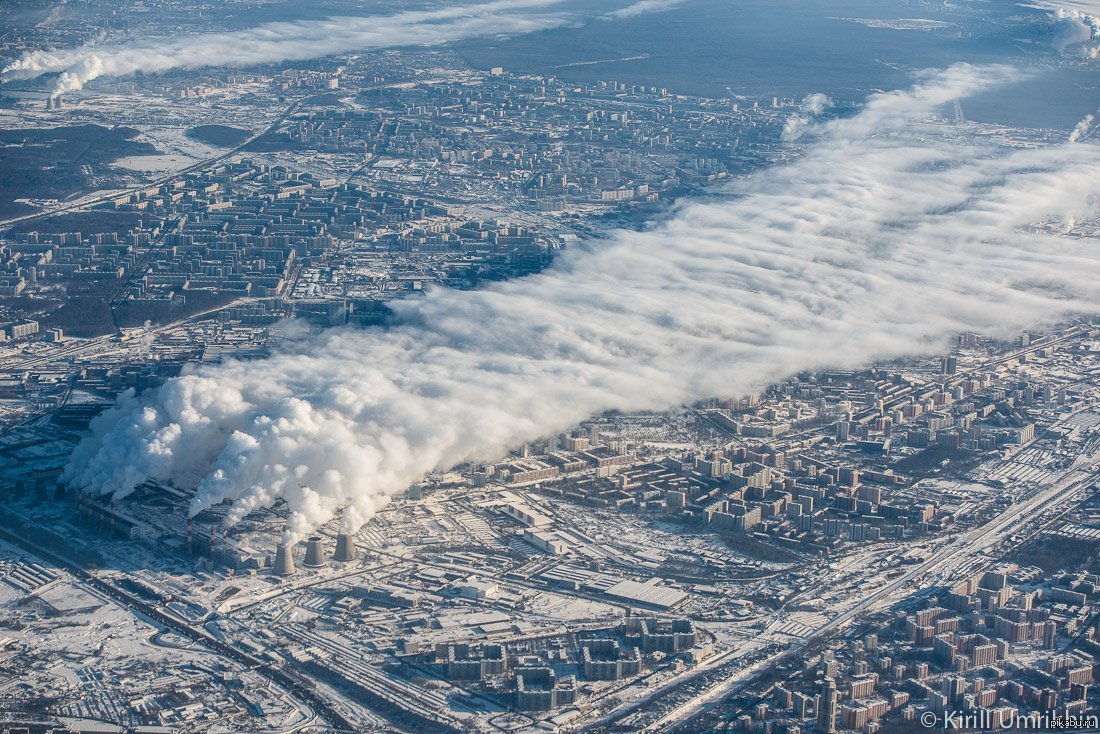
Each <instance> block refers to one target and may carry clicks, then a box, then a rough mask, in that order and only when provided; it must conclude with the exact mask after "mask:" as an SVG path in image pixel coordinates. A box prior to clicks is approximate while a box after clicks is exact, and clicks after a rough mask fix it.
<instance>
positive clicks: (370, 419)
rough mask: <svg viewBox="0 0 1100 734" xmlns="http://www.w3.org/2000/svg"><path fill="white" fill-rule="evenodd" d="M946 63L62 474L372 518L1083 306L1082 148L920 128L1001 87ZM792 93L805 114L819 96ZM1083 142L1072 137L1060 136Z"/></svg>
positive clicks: (236, 505)
mask: <svg viewBox="0 0 1100 734" xmlns="http://www.w3.org/2000/svg"><path fill="white" fill-rule="evenodd" d="M1017 75H1018V72H1016V71H1014V70H1012V69H1010V68H1006V67H985V68H976V67H971V66H965V65H963V66H956V67H952V68H950V69H948V70H946V71H942V72H938V73H935V74H930V75H928V76H927V77H925V78H923V79H922V80H921V81H920V82H919V83H918V84H917V85H916V86H914V87H913V88H912V89H910V90H908V91H904V92H892V93H886V94H880V95H877V96H875V97H872V98H871V99H870V100H869V101H868V102H867V104H866V105H865V107H864V108H863V110H862V111H861V112H859V113H858V114H856V115H855V116H854V117H850V118H847V119H841V120H833V121H830V122H827V123H822V122H817V123H811V124H810V127H809V128H808V129H806V130H805V131H804V136H803V142H804V143H806V145H807V149H806V151H805V153H804V155H802V156H801V157H800V158H799V159H797V160H796V161H795V162H793V163H791V164H789V165H785V166H781V167H778V168H774V169H769V170H765V171H763V172H761V173H759V174H756V175H753V176H751V177H749V178H747V179H745V180H743V181H740V182H739V183H737V184H735V185H733V186H731V187H730V188H729V189H727V190H724V191H721V192H719V194H718V195H716V196H715V197H714V198H713V199H712V200H707V201H702V202H699V201H697V202H693V203H688V204H685V205H682V206H679V207H678V208H677V209H675V211H674V212H673V213H672V214H671V215H670V216H669V217H668V218H667V220H665V221H663V222H661V223H658V224H656V225H654V226H653V227H652V228H650V229H649V230H647V231H644V232H631V231H617V232H614V233H611V234H610V235H609V236H608V237H607V238H605V239H602V240H597V241H592V242H587V243H584V244H582V245H581V246H578V247H574V248H572V249H571V250H569V251H568V252H565V253H564V254H562V255H561V256H560V258H559V259H558V260H557V261H556V262H555V263H554V265H553V266H552V267H551V268H550V269H549V270H547V271H545V272H543V273H541V274H538V275H534V276H531V277H527V278H522V279H518V280H514V281H510V282H506V283H501V284H496V285H493V286H492V287H490V288H488V289H485V290H482V291H476V292H469V291H463V292H458V291H451V290H446V289H442V288H441V289H437V290H435V291H433V292H432V293H431V294H430V295H428V296H427V297H425V298H423V299H419V300H409V301H402V302H397V303H396V304H394V308H395V309H396V311H397V314H398V323H397V324H396V325H395V326H392V327H390V328H389V329H386V330H382V329H368V330H356V329H352V328H338V329H333V330H330V331H327V332H324V333H321V334H320V335H318V336H314V337H310V338H307V339H304V340H300V341H297V342H294V343H291V344H289V345H288V346H286V347H285V348H283V349H282V350H281V351H280V352H278V353H276V354H273V355H272V356H271V357H270V358H268V359H265V360H262V361H250V362H232V361H231V362H228V363H225V364H223V365H220V366H198V367H194V368H192V369H191V370H190V372H189V373H187V374H186V375H185V376H182V377H180V378H178V379H175V380H172V381H170V382H168V383H166V384H165V385H163V386H162V387H160V388H159V389H157V390H155V391H151V392H149V393H148V394H145V395H143V396H141V397H135V396H133V395H127V396H123V397H122V398H121V399H120V401H119V403H118V405H117V406H116V407H114V408H112V409H111V410H109V411H107V412H106V413H105V414H103V415H102V416H101V417H99V418H98V419H97V420H96V421H95V422H94V424H93V430H94V435H92V436H91V437H90V438H88V439H86V440H85V441H84V442H83V443H82V444H81V445H80V447H79V448H78V450H77V451H76V453H75V454H74V456H73V459H72V463H71V465H70V466H69V467H68V470H67V479H68V481H70V482H72V483H74V484H76V485H78V486H80V487H83V488H85V489H86V490H88V491H92V492H96V493H100V494H112V495H114V496H115V497H123V496H125V495H126V494H127V493H129V492H130V491H131V490H133V489H134V487H135V486H136V485H138V484H139V483H141V482H144V481H146V480H151V479H152V480H160V481H172V482H174V483H176V484H177V485H179V486H184V487H196V488H197V493H196V495H195V498H194V501H193V504H192V507H191V511H192V512H193V513H197V512H199V511H202V510H203V509H204V508H208V507H211V506H213V505H216V504H218V503H221V502H227V501H228V502H229V503H231V509H230V511H229V514H228V520H229V522H231V523H232V522H235V521H238V520H240V519H241V518H242V517H244V516H245V515H246V514H248V513H249V512H250V511H252V510H255V509H256V508H259V507H263V506H267V505H271V504H272V503H273V502H275V501H276V500H278V499H280V498H281V499H283V500H285V501H286V504H287V505H288V507H289V509H290V512H291V520H290V531H291V532H292V533H297V534H300V533H303V532H306V531H308V530H310V529H312V528H314V527H316V526H318V525H319V524H322V523H325V522H327V521H328V520H330V519H332V518H333V517H335V516H336V515H337V514H338V513H340V511H341V510H343V518H344V524H345V527H346V529H355V528H357V527H358V526H359V525H361V524H362V523H363V522H365V521H366V520H368V519H369V518H370V517H371V516H372V515H373V514H374V513H375V512H377V511H378V509H379V508H380V507H382V506H383V505H385V504H386V502H387V501H388V500H389V499H390V498H391V497H392V496H393V495H394V494H396V493H399V492H401V491H402V490H404V489H405V488H406V487H407V486H409V485H410V484H411V483H414V482H416V481H417V480H419V479H420V478H422V477H423V476H424V475H425V474H426V473H427V472H431V471H433V470H440V469H445V468H449V467H451V466H453V465H456V464H458V463H461V462H465V461H491V460H495V459H498V458H500V457H501V456H502V455H504V454H505V453H506V452H507V451H508V450H509V449H511V448H514V447H517V446H519V445H520V444H522V443H523V442H527V441H531V440H535V439H538V438H540V437H543V436H547V435H552V434H554V433H556V432H559V431H561V430H564V429H566V428H568V427H570V426H572V425H575V424H576V423H578V422H580V421H582V420H584V419H585V418H588V417H590V416H593V415H597V414H599V413H601V412H604V411H607V410H610V409H621V410H642V409H663V408H666V407H669V406H675V405H678V404H683V403H686V402H690V401H694V400H697V399H702V398H706V397H710V396H741V395H745V394H748V393H751V392H753V391H757V390H760V389H762V388H764V387H765V386H767V385H768V384H770V383H773V382H774V381H777V380H781V379H783V378H785V377H787V376H790V375H792V374H794V373H797V372H800V371H803V370H812V369H818V368H825V367H843V368H851V367H856V366H860V365H866V364H868V363H870V362H872V361H875V360H881V359H886V358H893V357H900V356H903V355H915V354H928V353H935V352H937V351H938V350H941V349H944V348H945V347H946V344H947V342H948V340H949V338H950V337H951V335H953V334H954V333H957V332H959V331H962V330H974V331H979V332H984V333H991V334H997V335H1009V334H1013V333H1017V332H1018V331H1019V330H1021V329H1024V328H1026V327H1029V326H1033V325H1039V324H1043V323H1052V322H1055V321H1057V320H1060V319H1064V318H1066V317H1071V316H1073V315H1075V314H1080V313H1093V312H1095V311H1096V310H1097V308H1098V305H1100V252H1097V247H1096V241H1095V240H1094V239H1086V238H1077V237H1074V236H1073V233H1072V231H1069V233H1068V235H1064V234H1062V233H1061V230H1068V229H1069V228H1071V227H1072V222H1073V221H1074V220H1075V218H1079V217H1081V216H1084V215H1089V214H1095V213H1096V212H1095V210H1096V208H1097V190H1098V187H1100V145H1097V144H1095V143H1092V142H1089V141H1088V140H1087V139H1085V140H1079V141H1076V142H1066V143H1064V144H1061V145H1056V146H1052V147H1047V148H1043V149H1030V148H1014V147H1012V146H1011V145H1010V144H1008V143H1005V142H1004V140H1003V139H1001V138H999V137H997V136H989V137H978V138H974V137H973V136H968V135H963V134H961V133H960V131H959V130H958V129H957V128H953V127H952V126H950V125H947V124H942V123H938V122H935V121H933V120H931V118H932V116H933V115H934V114H935V113H936V111H937V110H938V109H939V108H940V107H941V106H942V105H944V104H950V103H951V101H952V100H954V99H956V98H959V97H964V96H966V95H968V94H970V93H973V92H975V91H978V90H982V89H987V88H989V87H990V86H993V85H996V84H1000V83H1006V82H1009V81H1012V80H1014V79H1015V78H1016V77H1017ZM819 103H821V104H824V100H822V99H819V98H814V99H812V100H808V101H807V104H806V106H805V107H806V108H805V109H804V110H802V111H800V112H799V113H798V114H800V115H802V116H804V117H805V116H807V115H809V114H811V113H813V112H817V111H819V107H818V105H819ZM1078 137H1080V136H1078Z"/></svg>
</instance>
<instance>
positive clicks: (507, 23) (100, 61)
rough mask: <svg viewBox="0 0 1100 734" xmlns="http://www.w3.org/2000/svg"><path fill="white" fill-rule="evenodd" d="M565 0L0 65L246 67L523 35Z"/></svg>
mask: <svg viewBox="0 0 1100 734" xmlns="http://www.w3.org/2000/svg"><path fill="white" fill-rule="evenodd" d="M559 1H560V0H493V1H492V2H486V3H480V4H464V5H456V6H450V7H444V8H440V9H437V10H415V11H404V12H400V13H395V14H393V15H372V16H361V17H359V16H356V17H335V18H327V19H325V20H302V21H287V22H279V23H266V24H264V25H260V26H257V27H255V28H248V29H245V30H240V31H226V32H221V33H203V34H197V35H184V36H179V37H175V38H151V39H135V40H131V41H126V42H119V43H114V44H105V45H102V46H82V47H79V48H72V49H63V50H56V51H32V52H29V53H27V54H25V55H24V56H23V57H22V58H20V59H18V60H16V61H13V62H12V63H10V64H8V65H7V66H6V67H4V69H3V70H0V76H2V77H3V78H4V79H33V78H35V77H38V76H41V75H43V74H50V73H58V74H59V76H58V77H57V80H56V81H55V82H54V85H53V89H52V94H54V95H59V94H65V93H67V92H71V91H74V90H77V89H80V88H81V87H83V86H84V85H85V84H87V83H88V82H89V81H91V80H93V79H97V78H99V77H101V76H124V75H126V74H133V73H135V72H139V71H140V72H160V71H167V70H169V69H178V68H199V67H203V66H210V65H218V66H226V65H229V66H247V65H250V64H266V63H275V62H280V61H294V60H301V59H312V58H316V57H318V56H325V55H330V54H342V53H352V52H355V51H365V50H369V49H378V48H387V47H392V46H425V45H428V46H430V45H436V44H441V43H446V42H449V41H457V40H462V39H467V38H476V37H480V36H497V35H519V34H522V33H530V32H532V31H538V30H545V29H548V28H554V27H558V26H561V25H563V24H565V23H567V22H571V18H570V16H568V15H566V14H563V13H555V12H551V11H549V10H548V9H547V6H552V5H554V4H556V3H557V2H559Z"/></svg>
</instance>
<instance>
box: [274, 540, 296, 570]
mask: <svg viewBox="0 0 1100 734" xmlns="http://www.w3.org/2000/svg"><path fill="white" fill-rule="evenodd" d="M292 573H294V546H292V545H291V544H290V543H279V549H278V550H277V551H275V575H276V576H289V575H291V574H292Z"/></svg>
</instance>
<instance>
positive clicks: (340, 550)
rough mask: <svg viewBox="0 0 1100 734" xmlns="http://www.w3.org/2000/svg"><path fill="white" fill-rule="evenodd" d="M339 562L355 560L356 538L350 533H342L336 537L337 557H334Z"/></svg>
mask: <svg viewBox="0 0 1100 734" xmlns="http://www.w3.org/2000/svg"><path fill="white" fill-rule="evenodd" d="M333 559H334V560H337V561H354V560H355V538H354V537H352V535H351V534H350V533H340V534H339V535H337V536H336V555H334V556H333Z"/></svg>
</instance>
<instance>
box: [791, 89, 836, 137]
mask: <svg viewBox="0 0 1100 734" xmlns="http://www.w3.org/2000/svg"><path fill="white" fill-rule="evenodd" d="M832 104H833V100H831V99H829V98H828V97H827V96H825V95H824V94H822V93H821V92H814V93H813V94H810V95H808V96H807V97H806V98H805V99H803V100H802V105H801V106H800V107H799V111H798V114H795V115H791V116H790V117H788V118H787V121H786V122H785V123H783V139H784V140H788V141H790V140H798V139H799V138H800V137H802V135H803V134H804V133H805V132H806V131H807V130H808V129H809V127H810V124H811V123H812V122H813V118H815V117H819V116H820V115H821V113H822V112H824V111H825V110H826V109H827V108H828V107H831V106H832Z"/></svg>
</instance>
